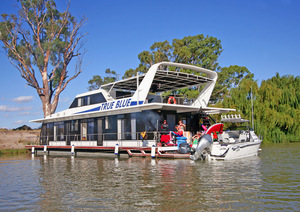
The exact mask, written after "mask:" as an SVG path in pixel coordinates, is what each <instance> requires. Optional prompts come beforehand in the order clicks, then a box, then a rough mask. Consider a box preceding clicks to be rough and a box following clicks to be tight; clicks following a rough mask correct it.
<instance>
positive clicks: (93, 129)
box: [27, 62, 261, 160]
mask: <svg viewBox="0 0 300 212" xmlns="http://www.w3.org/2000/svg"><path fill="white" fill-rule="evenodd" d="M216 81H217V73H216V72H214V71H211V70H208V69H204V68H201V67H198V66H193V65H187V64H179V63H172V62H161V63H157V64H154V65H152V66H151V67H150V69H149V70H148V71H147V73H145V74H142V75H137V76H134V77H131V78H128V79H124V80H120V81H116V82H113V83H109V84H105V85H102V86H101V87H100V88H99V89H97V90H93V91H89V92H86V93H83V94H80V95H77V96H76V97H75V99H74V101H73V102H72V104H71V105H70V107H69V108H68V109H66V110H64V111H60V112H57V113H54V114H52V115H50V116H47V117H45V118H43V119H39V120H34V122H37V123H42V129H41V136H40V144H39V145H35V146H27V148H32V149H33V148H35V150H44V151H45V152H46V151H47V152H49V151H58V150H59V151H71V152H72V153H74V152H75V154H76V153H80V152H89V153H95V152H108V153H109V152H112V153H116V154H120V153H126V154H128V155H130V156H152V157H169V158H190V159H193V160H198V159H203V158H204V153H206V156H207V155H208V157H210V158H217V159H219V158H220V159H226V155H227V153H231V150H232V148H231V147H232V145H236V144H238V145H240V144H241V143H247V144H249V145H250V143H251V145H250V146H255V149H254V150H253V151H251V153H249V154H248V153H247V154H245V156H250V155H256V154H257V151H258V148H259V145H260V143H261V140H259V139H258V138H257V136H256V135H255V134H254V132H253V131H251V132H250V130H248V131H244V134H247V135H246V137H247V136H248V137H247V139H245V140H239V139H236V138H235V139H234V142H233V140H230V141H229V139H228V142H227V141H226V140H225V139H224V138H223V137H226V136H231V135H234V136H235V137H236V136H238V137H239V135H240V134H241V133H239V132H238V133H239V135H236V134H234V133H231V134H230V133H227V132H226V133H225V131H223V128H222V129H219V128H218V127H216V126H214V125H212V124H211V123H210V121H209V119H208V117H209V116H210V114H216V113H228V112H231V111H234V109H226V108H214V107H208V102H209V100H210V96H211V94H212V91H213V89H214V86H215V84H216ZM191 88H198V89H199V90H200V89H201V92H200V94H199V96H198V97H197V98H195V99H188V98H185V97H184V96H180V95H176V92H174V91H175V90H178V89H191ZM163 121H166V123H167V125H165V126H164V128H163V129H162V124H163ZM179 121H180V122H181V123H182V124H183V125H184V135H181V136H180V135H178V132H177V130H176V128H177V124H178V123H179ZM203 122H207V124H208V125H211V127H210V128H209V129H208V130H207V132H208V133H206V134H207V135H209V136H204V137H205V138H206V139H205V142H204V143H205V145H203V141H201V139H199V142H198V144H196V145H195V144H194V148H193V150H192V149H191V148H190V149H189V148H187V149H185V151H180V146H179V143H182V142H180V141H182V140H183V141H184V143H186V144H188V145H186V146H189V147H190V146H192V142H193V141H192V135H194V134H196V133H197V132H199V131H201V130H202V127H201V124H203ZM217 126H220V125H218V124H217ZM212 129H213V130H212ZM216 134H218V136H219V138H217V139H214V136H213V135H216ZM220 135H224V136H223V137H222V136H220ZM225 135H226V136H225ZM255 136H256V137H255ZM180 137H182V138H180ZM202 140H203V139H202ZM254 143H255V144H254ZM225 147H227V148H229V149H230V150H227V151H226V150H225V151H224V149H225ZM236 149H238V148H236ZM239 149H240V150H241V148H239ZM244 149H247V148H246V147H245V148H244ZM231 154H232V153H231ZM231 154H230V157H229V158H230V159H232V158H234V156H232V155H231ZM238 157H241V155H239V156H238Z"/></svg>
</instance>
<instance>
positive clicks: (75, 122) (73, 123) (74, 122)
mask: <svg viewBox="0 0 300 212" xmlns="http://www.w3.org/2000/svg"><path fill="white" fill-rule="evenodd" d="M71 131H72V132H74V131H78V120H72V121H71Z"/></svg>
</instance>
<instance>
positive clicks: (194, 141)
mask: <svg viewBox="0 0 300 212" xmlns="http://www.w3.org/2000/svg"><path fill="white" fill-rule="evenodd" d="M203 134H204V133H203V131H200V132H197V134H196V135H194V136H193V137H192V139H193V146H192V147H193V148H196V147H197V145H198V142H199V139H200V138H201V136H202V135H203Z"/></svg>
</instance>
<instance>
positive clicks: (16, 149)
mask: <svg viewBox="0 0 300 212" xmlns="http://www.w3.org/2000/svg"><path fill="white" fill-rule="evenodd" d="M39 135H40V130H39V129H36V130H8V129H0V156H1V155H18V154H25V153H27V152H28V150H27V149H25V146H26V145H30V144H36V143H37V142H38V138H39Z"/></svg>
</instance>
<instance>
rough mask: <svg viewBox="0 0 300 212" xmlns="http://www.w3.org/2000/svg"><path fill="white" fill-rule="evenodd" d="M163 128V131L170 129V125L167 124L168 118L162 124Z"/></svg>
mask: <svg viewBox="0 0 300 212" xmlns="http://www.w3.org/2000/svg"><path fill="white" fill-rule="evenodd" d="M161 130H162V131H168V130H169V125H168V124H167V120H164V122H163V123H162V124H161Z"/></svg>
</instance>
